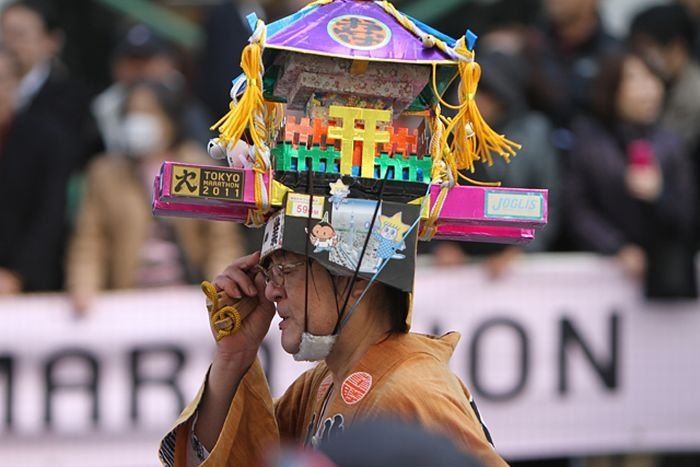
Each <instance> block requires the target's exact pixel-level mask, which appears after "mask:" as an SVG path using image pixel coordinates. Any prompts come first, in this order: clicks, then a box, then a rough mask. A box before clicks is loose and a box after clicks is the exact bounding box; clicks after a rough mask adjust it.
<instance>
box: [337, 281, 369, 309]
mask: <svg viewBox="0 0 700 467" xmlns="http://www.w3.org/2000/svg"><path fill="white" fill-rule="evenodd" d="M336 281H337V282H336V290H337V292H338V295H339V297H340V299H341V300H345V297H346V296H347V293H348V287H349V286H350V283H351V282H352V277H351V276H338V277H337V279H336ZM368 282H369V281H368V280H367V279H363V278H361V277H358V278H357V279H355V283H354V284H353V285H352V290H351V291H350V297H349V298H348V304H352V303H354V302H355V301H356V300H358V299H359V298H360V296H361V295H362V292H364V290H365V287H367V283H368ZM341 305H342V303H341Z"/></svg>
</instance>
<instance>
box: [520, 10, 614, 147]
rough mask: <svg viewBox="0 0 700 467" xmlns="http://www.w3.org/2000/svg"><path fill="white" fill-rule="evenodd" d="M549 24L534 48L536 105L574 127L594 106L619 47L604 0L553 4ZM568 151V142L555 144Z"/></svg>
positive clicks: (555, 119) (561, 123) (556, 120)
mask: <svg viewBox="0 0 700 467" xmlns="http://www.w3.org/2000/svg"><path fill="white" fill-rule="evenodd" d="M544 3H545V9H546V13H547V20H548V21H547V24H546V25H545V26H544V28H543V29H542V33H541V35H540V37H539V38H535V39H533V44H532V46H531V49H532V50H531V57H530V58H531V60H532V61H533V63H532V66H531V70H533V73H535V75H534V76H533V78H532V80H531V81H532V85H533V90H532V94H533V99H534V102H533V105H534V106H535V107H536V109H537V110H541V111H543V112H544V113H545V114H547V115H548V116H549V117H550V119H552V121H553V123H554V124H555V126H557V127H559V128H568V126H569V123H570V122H571V120H572V118H574V117H575V116H576V115H579V114H581V113H584V112H586V111H588V110H590V108H591V83H592V82H593V80H594V79H595V78H596V76H597V75H598V73H599V70H600V63H601V61H602V59H603V58H604V57H605V56H607V54H609V53H611V52H613V51H614V50H617V49H619V43H618V42H617V40H615V39H614V38H613V37H612V36H611V35H610V34H608V33H607V32H606V31H605V29H604V27H603V24H602V21H601V18H600V2H599V0H547V1H546V2H544ZM555 142H556V143H558V145H559V146H560V147H561V148H562V149H568V148H569V147H568V144H567V142H566V141H564V140H562V139H561V138H559V139H556V141H555Z"/></svg>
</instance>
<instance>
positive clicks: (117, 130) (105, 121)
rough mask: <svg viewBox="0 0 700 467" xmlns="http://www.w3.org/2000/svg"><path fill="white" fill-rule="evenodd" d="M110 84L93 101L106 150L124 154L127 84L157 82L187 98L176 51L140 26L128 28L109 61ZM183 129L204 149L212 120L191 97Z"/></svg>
mask: <svg viewBox="0 0 700 467" xmlns="http://www.w3.org/2000/svg"><path fill="white" fill-rule="evenodd" d="M111 69H112V77H113V83H112V84H111V85H110V86H109V87H108V88H107V89H105V90H104V91H102V92H101V93H100V94H99V95H98V96H97V97H95V99H94V100H93V102H92V113H93V115H94V116H95V119H96V120H97V125H98V127H99V130H100V134H101V137H102V141H103V143H104V147H105V150H106V151H107V152H108V153H111V154H119V153H122V152H123V151H124V149H125V148H124V147H122V142H123V135H122V134H121V130H122V127H121V125H120V123H121V115H120V113H121V109H122V107H123V105H124V100H125V99H126V94H127V91H128V88H129V86H130V85H132V84H133V83H135V82H137V81H141V80H152V81H160V82H163V83H164V84H166V85H167V86H169V87H171V88H174V89H177V90H178V92H179V93H180V94H182V95H183V96H186V82H185V77H184V76H183V74H182V72H181V70H180V64H179V61H178V57H177V52H176V50H175V48H174V46H172V45H171V44H169V43H167V42H166V41H165V40H164V39H162V38H160V37H159V36H158V35H156V34H155V33H154V32H153V31H152V30H151V29H149V28H148V27H147V26H145V25H143V24H136V25H133V26H131V27H130V28H129V29H128V30H127V32H126V33H125V34H124V36H123V37H122V38H121V39H120V41H119V43H118V44H117V46H116V48H115V50H114V52H113V55H112V58H111ZM182 119H183V125H182V129H183V131H184V132H185V135H186V136H187V138H189V139H190V140H192V141H194V142H196V143H199V144H200V145H201V146H202V147H206V143H207V142H208V141H209V138H210V136H211V135H210V133H209V122H210V121H211V120H212V117H211V116H210V115H209V114H208V113H207V112H206V110H205V109H204V107H203V106H202V105H201V104H200V103H199V102H198V101H197V100H196V99H194V98H192V97H189V96H187V98H186V99H185V103H184V105H183V115H182Z"/></svg>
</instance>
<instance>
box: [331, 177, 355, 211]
mask: <svg viewBox="0 0 700 467" xmlns="http://www.w3.org/2000/svg"><path fill="white" fill-rule="evenodd" d="M328 185H329V186H330V187H331V197H330V198H329V201H330V202H331V203H333V206H334V207H336V208H337V207H338V206H339V205H340V203H342V202H343V200H344V199H345V198H347V197H348V195H349V194H350V187H349V186H348V185H346V184H345V183H343V179H342V178H339V179H338V180H336V181H335V182H333V183H329V184H328Z"/></svg>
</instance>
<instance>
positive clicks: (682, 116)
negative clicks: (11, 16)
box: [629, 5, 700, 151]
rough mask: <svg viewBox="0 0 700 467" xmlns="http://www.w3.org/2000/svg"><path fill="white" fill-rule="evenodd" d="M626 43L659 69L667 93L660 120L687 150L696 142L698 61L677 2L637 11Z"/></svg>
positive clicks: (699, 113)
mask: <svg viewBox="0 0 700 467" xmlns="http://www.w3.org/2000/svg"><path fill="white" fill-rule="evenodd" d="M629 40H630V43H631V45H632V47H634V48H635V49H637V50H638V51H639V52H640V53H641V54H642V55H643V56H644V57H645V58H646V59H647V60H648V61H650V62H651V63H653V64H654V65H655V66H656V67H658V68H659V69H660V70H661V71H662V72H663V73H664V78H665V82H666V84H667V96H666V102H665V105H664V110H663V114H662V118H661V122H662V123H663V124H664V125H666V126H667V127H668V128H669V129H671V130H673V131H674V132H676V133H677V134H678V135H679V136H680V137H681V138H682V139H683V142H684V143H685V145H686V148H687V149H688V150H689V151H693V150H695V149H696V148H697V147H698V145H699V144H700V126H699V125H698V122H699V121H700V65H699V64H698V62H696V61H695V60H694V59H693V56H692V45H693V43H694V41H695V31H694V26H693V23H692V20H691V18H690V16H689V14H688V12H687V11H686V10H685V9H684V8H683V7H681V6H679V5H658V6H654V7H651V8H648V9H646V10H644V11H642V12H640V13H638V14H637V15H636V16H635V17H634V19H633V20H632V25H631V27H630V37H629Z"/></svg>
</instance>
